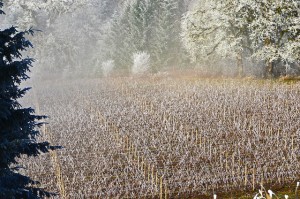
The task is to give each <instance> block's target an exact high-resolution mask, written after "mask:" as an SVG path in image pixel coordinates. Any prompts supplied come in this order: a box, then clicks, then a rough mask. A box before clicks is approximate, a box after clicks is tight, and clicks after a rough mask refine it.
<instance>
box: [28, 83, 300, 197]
mask: <svg viewBox="0 0 300 199" xmlns="http://www.w3.org/2000/svg"><path fill="white" fill-rule="evenodd" d="M237 81H238V80H196V81H192V80H182V79H180V80H179V79H168V80H158V79H156V80H154V79H151V78H149V79H143V80H142V79H105V80H88V81H80V82H64V83H59V84H58V83H54V84H52V85H51V86H49V87H45V86H42V85H40V86H35V91H36V96H38V97H35V99H36V100H35V104H36V106H39V109H40V112H41V113H44V114H46V115H50V116H51V117H50V118H49V119H48V122H49V125H47V128H46V131H45V132H44V133H45V137H46V138H47V139H48V140H49V139H50V140H51V142H52V143H54V144H58V145H62V146H64V147H65V149H63V150H59V151H57V152H56V153H52V154H50V155H44V156H41V157H40V158H39V159H34V160H32V161H25V163H24V164H25V165H26V164H29V165H27V167H28V168H29V171H28V172H29V174H30V175H32V176H33V177H34V176H35V177H36V178H38V179H40V180H41V181H42V183H44V185H43V186H46V187H47V188H49V190H54V191H57V192H58V193H60V194H61V195H62V196H61V197H66V198H138V197H140V198H141V197H146V198H153V197H154V198H159V197H161V198H176V197H179V196H180V197H191V196H199V195H209V196H210V197H211V195H212V193H213V192H215V193H220V192H230V191H232V190H236V189H238V190H245V189H247V190H252V189H255V190H257V188H258V187H259V185H260V183H263V184H265V185H266V184H269V185H271V186H272V187H274V186H277V185H283V184H290V183H293V182H295V181H296V180H298V179H299V177H300V144H299V143H300V142H299V141H300V128H299V127H300V124H299V122H300V118H299V117H300V84H298V83H296V84H292V85H288V84H278V83H274V82H271V81H270V82H260V81H252V80H249V81H246V80H243V81H242V80H241V81H240V82H238V84H237ZM48 85H50V84H48ZM31 99H34V95H32V98H31ZM32 103H33V102H32ZM36 108H38V107H36ZM50 133H51V134H50ZM49 135H51V137H49ZM35 164H38V165H39V166H38V167H37V166H36V165H35ZM54 176H55V177H54Z"/></svg>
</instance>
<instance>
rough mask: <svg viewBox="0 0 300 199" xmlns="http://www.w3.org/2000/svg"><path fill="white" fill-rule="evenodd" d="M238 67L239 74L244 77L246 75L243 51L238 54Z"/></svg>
mask: <svg viewBox="0 0 300 199" xmlns="http://www.w3.org/2000/svg"><path fill="white" fill-rule="evenodd" d="M237 69H238V76H239V77H243V76H244V63H243V57H242V54H241V53H239V54H238V56H237Z"/></svg>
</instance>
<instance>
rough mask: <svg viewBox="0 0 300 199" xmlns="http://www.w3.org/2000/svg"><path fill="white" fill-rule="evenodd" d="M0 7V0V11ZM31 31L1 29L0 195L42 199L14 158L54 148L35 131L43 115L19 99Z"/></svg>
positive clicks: (43, 194)
mask: <svg viewBox="0 0 300 199" xmlns="http://www.w3.org/2000/svg"><path fill="white" fill-rule="evenodd" d="M2 6H3V2H2V0H0V14H4V12H3V11H2V10H1V8H2ZM26 34H33V31H32V30H28V31H25V32H19V31H18V30H17V29H16V28H15V27H11V28H9V29H5V30H0V198H5V199H10V198H42V197H47V196H50V195H51V194H50V193H48V192H47V191H45V190H44V189H41V188H37V186H32V185H36V184H37V183H38V182H36V181H33V180H31V179H30V177H27V176H24V175H21V174H19V173H18V168H17V167H13V165H17V164H18V162H17V160H16V159H17V158H19V157H20V156H21V155H22V154H25V155H27V156H38V155H39V154H41V153H45V152H48V151H49V150H52V149H55V147H52V146H50V145H49V143H48V142H43V143H39V142H38V141H37V140H36V138H37V136H38V135H39V131H38V130H37V129H38V127H39V126H41V125H42V123H41V122H38V121H39V120H41V119H43V118H45V117H44V116H37V115H34V110H33V109H32V108H22V107H21V105H20V104H19V103H18V101H17V100H18V99H19V98H21V97H23V96H24V95H25V93H26V92H27V91H28V90H29V88H25V89H21V88H20V83H21V82H22V81H25V80H27V79H28V78H29V77H28V76H27V75H26V73H28V72H30V67H31V66H32V65H31V64H32V62H33V59H31V58H25V59H23V58H22V54H21V52H22V51H25V50H26V49H27V48H29V47H32V45H31V43H30V41H28V40H27V39H26V38H25V37H24V36H25V35H26Z"/></svg>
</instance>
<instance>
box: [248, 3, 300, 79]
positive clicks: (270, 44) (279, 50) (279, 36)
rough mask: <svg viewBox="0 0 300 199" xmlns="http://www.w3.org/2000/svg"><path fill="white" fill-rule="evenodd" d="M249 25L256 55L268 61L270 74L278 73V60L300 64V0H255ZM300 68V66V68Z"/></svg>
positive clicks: (284, 62) (250, 5)
mask: <svg viewBox="0 0 300 199" xmlns="http://www.w3.org/2000/svg"><path fill="white" fill-rule="evenodd" d="M247 5H248V6H249V7H250V8H251V10H252V13H253V19H254V20H252V23H251V24H250V25H249V28H250V29H251V30H252V31H251V37H252V40H253V48H254V49H255V52H254V56H255V57H256V58H258V59H261V60H264V61H265V62H266V74H269V75H274V72H275V71H274V70H275V69H276V67H277V66H278V64H280V63H281V64H284V65H285V66H286V72H287V70H288V68H290V67H293V66H295V65H298V67H299V62H300V59H299V54H300V43H299V42H300V2H299V1H298V0H273V1H253V2H248V3H247ZM298 70H299V69H298Z"/></svg>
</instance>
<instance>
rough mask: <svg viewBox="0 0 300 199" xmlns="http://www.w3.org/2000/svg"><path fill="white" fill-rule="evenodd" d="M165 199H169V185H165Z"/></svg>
mask: <svg viewBox="0 0 300 199" xmlns="http://www.w3.org/2000/svg"><path fill="white" fill-rule="evenodd" d="M165 199H168V186H167V183H165Z"/></svg>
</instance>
